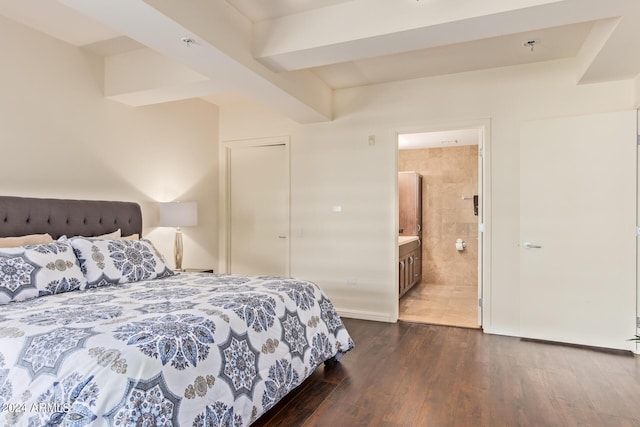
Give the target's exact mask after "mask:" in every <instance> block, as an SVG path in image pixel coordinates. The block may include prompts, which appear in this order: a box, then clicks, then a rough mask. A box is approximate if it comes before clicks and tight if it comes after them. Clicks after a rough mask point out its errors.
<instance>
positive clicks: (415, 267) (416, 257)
mask: <svg viewBox="0 0 640 427" xmlns="http://www.w3.org/2000/svg"><path fill="white" fill-rule="evenodd" d="M420 251H421V248H420V239H415V240H411V241H409V242H407V243H403V244H401V245H400V247H399V265H398V274H399V277H398V286H399V295H400V296H402V295H404V294H405V293H406V292H407V291H408V290H409V289H411V288H412V287H413V286H414V285H416V284H417V283H418V282H420V277H421V275H422V262H421V259H420Z"/></svg>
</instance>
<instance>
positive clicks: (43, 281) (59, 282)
mask: <svg viewBox="0 0 640 427" xmlns="http://www.w3.org/2000/svg"><path fill="white" fill-rule="evenodd" d="M85 286H86V280H85V278H84V275H83V274H82V271H81V270H80V266H79V264H78V260H77V259H76V256H75V254H74V252H73V248H72V247H71V245H70V244H69V242H68V241H64V240H61V241H56V242H53V243H45V244H40V245H28V246H21V247H17V248H5V249H0V304H7V303H9V302H12V301H23V300H26V299H30V298H35V297H38V296H41V295H50V294H58V293H62V292H68V291H73V290H76V289H81V288H84V287H85Z"/></svg>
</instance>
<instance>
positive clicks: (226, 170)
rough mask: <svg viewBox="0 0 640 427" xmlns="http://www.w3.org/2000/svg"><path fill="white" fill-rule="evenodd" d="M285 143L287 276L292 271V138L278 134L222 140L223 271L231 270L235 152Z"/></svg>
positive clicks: (220, 212) (220, 265) (220, 251)
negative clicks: (235, 150) (236, 149)
mask: <svg viewBox="0 0 640 427" xmlns="http://www.w3.org/2000/svg"><path fill="white" fill-rule="evenodd" d="M269 145H284V146H285V153H286V154H285V155H286V163H287V174H288V179H287V204H288V206H287V217H288V218H287V223H288V226H287V258H286V260H285V269H286V274H287V276H288V275H290V274H291V239H290V236H291V137H289V136H274V137H264V138H249V139H239V140H229V141H222V142H221V143H220V146H219V147H220V148H219V156H218V159H219V165H218V166H219V171H220V172H219V178H220V182H219V197H218V217H219V218H220V221H219V223H218V233H219V234H218V235H219V236H220V240H219V243H218V254H219V255H218V270H217V271H219V272H221V273H229V272H230V271H231V257H230V254H231V226H230V225H231V188H230V185H231V183H230V179H229V178H230V174H231V168H230V166H231V151H232V150H233V149H234V148H247V147H264V146H269Z"/></svg>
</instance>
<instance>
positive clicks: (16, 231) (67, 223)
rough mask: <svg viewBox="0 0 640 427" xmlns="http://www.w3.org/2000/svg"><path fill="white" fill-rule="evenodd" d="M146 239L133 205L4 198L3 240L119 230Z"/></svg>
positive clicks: (0, 208) (0, 205)
mask: <svg viewBox="0 0 640 427" xmlns="http://www.w3.org/2000/svg"><path fill="white" fill-rule="evenodd" d="M118 228H119V229H121V230H122V235H123V236H128V235H131V234H135V233H138V234H139V235H142V211H141V209H140V205H138V204H137V203H133V202H110V201H100V200H65V199H36V198H29V197H12V196H0V237H8V236H23V235H27V234H42V233H49V234H50V235H51V237H53V238H54V239H57V238H58V237H60V236H62V235H66V236H69V237H71V236H87V237H90V236H98V235H100V234H105V233H110V232H112V231H115V230H117V229H118Z"/></svg>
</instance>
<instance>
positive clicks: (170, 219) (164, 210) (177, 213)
mask: <svg viewBox="0 0 640 427" xmlns="http://www.w3.org/2000/svg"><path fill="white" fill-rule="evenodd" d="M159 213H160V218H159V221H158V225H159V226H160V227H191V226H194V225H198V204H197V203H196V202H169V203H160V204H159Z"/></svg>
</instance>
